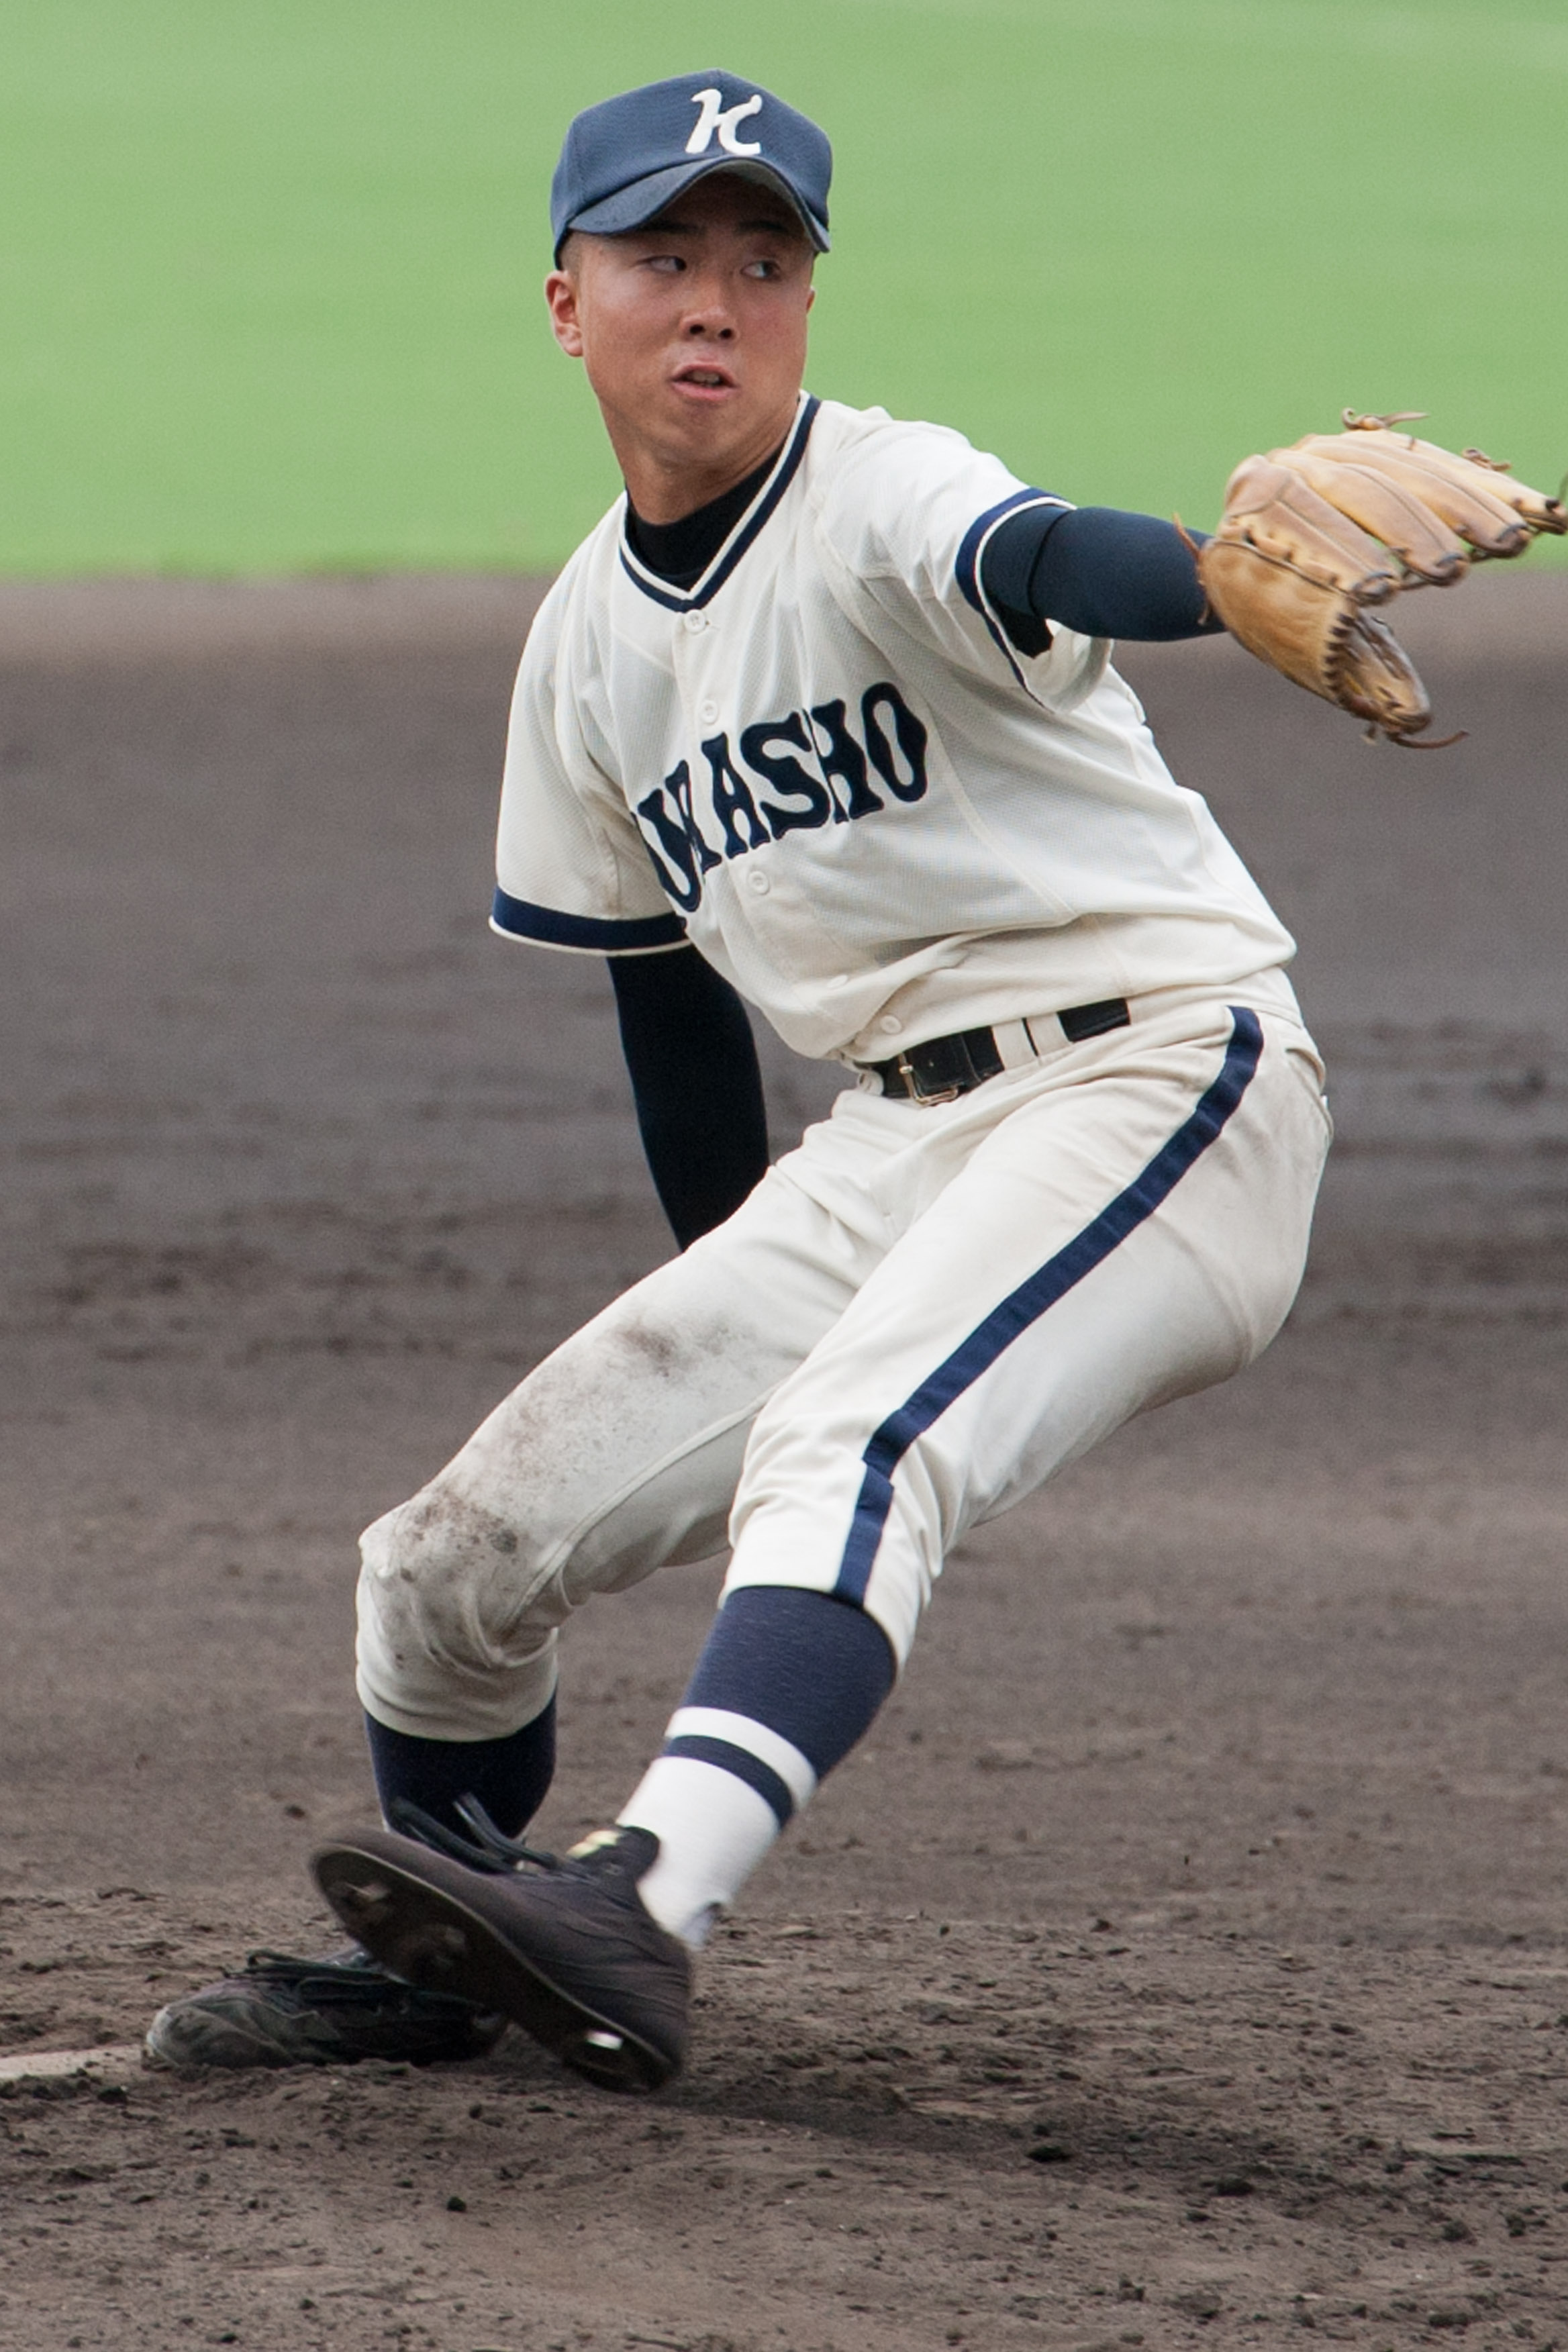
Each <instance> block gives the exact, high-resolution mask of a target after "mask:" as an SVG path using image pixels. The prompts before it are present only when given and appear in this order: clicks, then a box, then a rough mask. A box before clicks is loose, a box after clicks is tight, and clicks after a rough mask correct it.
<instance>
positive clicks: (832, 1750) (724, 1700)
mask: <svg viewBox="0 0 1568 2352" xmlns="http://www.w3.org/2000/svg"><path fill="white" fill-rule="evenodd" d="M892 1686H893V1653H892V1651H891V1649H890V1648H889V1645H888V1637H887V1635H886V1634H885V1633H883V1631H882V1629H881V1627H880V1626H879V1624H878V1623H877V1622H876V1619H875V1618H873V1617H868V1616H867V1615H866V1613H865V1612H864V1611H863V1610H861V1609H858V1608H857V1607H856V1606H855V1604H854V1603H853V1602H852V1601H836V1600H835V1599H834V1597H833V1595H832V1594H831V1593H827V1592H805V1591H797V1590H796V1589H795V1587H794V1586H792V1585H782V1584H748V1585H742V1588H741V1590H740V1591H738V1592H732V1593H731V1595H730V1597H729V1599H728V1600H727V1601H725V1603H724V1606H723V1607H722V1609H721V1610H720V1612H719V1614H718V1616H717V1618H716V1619H715V1620H714V1623H713V1629H712V1631H711V1633H710V1634H709V1636H708V1640H707V1642H706V1643H705V1644H704V1646H703V1651H702V1655H701V1656H700V1658H699V1659H698V1661H697V1669H696V1672H695V1673H694V1674H693V1675H692V1677H691V1680H690V1682H689V1684H688V1685H687V1690H686V1696H685V1697H684V1698H683V1699H682V1700H681V1702H680V1705H681V1709H682V1712H684V1711H685V1709H686V1708H688V1707H696V1706H700V1707H717V1708H721V1709H722V1710H723V1712H724V1713H725V1714H727V1715H737V1716H744V1717H749V1718H750V1720H751V1721H752V1722H753V1723H760V1724H763V1725H764V1726H765V1727H766V1728H767V1729H768V1730H769V1731H773V1732H776V1733H777V1735H778V1737H779V1738H781V1739H787V1740H788V1741H789V1743H790V1745H791V1747H792V1748H798V1749H799V1750H800V1752H801V1754H802V1755H803V1756H804V1757H805V1759H806V1762H807V1763H808V1764H809V1765H810V1766H811V1769H812V1770H813V1772H814V1773H815V1774H816V1778H817V1779H818V1780H825V1779H826V1776H827V1774H828V1773H829V1772H831V1771H832V1769H833V1768H834V1766H835V1765H836V1764H839V1763H842V1761H843V1759H844V1758H845V1757H846V1756H847V1755H848V1753H849V1750H850V1749H851V1748H853V1747H854V1746H855V1745H856V1743H857V1741H858V1740H859V1739H861V1738H863V1737H864V1736H865V1734H866V1733H867V1732H868V1730H869V1729H870V1727H871V1722H872V1719H873V1717H875V1715H876V1713H877V1710H878V1709H879V1706H881V1704H882V1701H883V1700H884V1699H885V1698H886V1697H887V1696H888V1693H889V1691H890V1690H891V1688H892ZM666 1753H667V1754H675V1755H679V1754H680V1753H681V1743H680V1741H679V1736H678V1737H677V1739H676V1741H675V1742H674V1743H673V1745H672V1746H671V1747H670V1748H667V1749H666Z"/></svg>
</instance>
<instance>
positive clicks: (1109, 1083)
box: [359, 973, 1330, 1740]
mask: <svg viewBox="0 0 1568 2352" xmlns="http://www.w3.org/2000/svg"><path fill="white" fill-rule="evenodd" d="M1267 980H1268V985H1267V987H1266V988H1265V987H1263V986H1262V985H1261V984H1260V985H1259V986H1258V989H1257V990H1256V992H1255V996H1254V1003H1253V1004H1252V1005H1251V1006H1249V1005H1248V1003H1247V992H1246V984H1245V983H1242V984H1240V986H1239V987H1238V989H1237V992H1236V1002H1235V1003H1234V1004H1226V1003H1216V1002H1215V1001H1213V1000H1212V998H1209V997H1207V996H1204V997H1201V998H1199V997H1196V996H1195V994H1194V992H1162V993H1161V994H1160V995H1158V996H1154V997H1145V998H1143V999H1142V1000H1135V1001H1134V1003H1133V1005H1132V1019H1131V1025H1130V1026H1128V1027H1126V1028H1122V1029H1118V1030H1113V1031H1111V1032H1110V1034H1106V1035H1102V1036H1099V1037H1094V1038H1090V1039H1088V1040H1086V1041H1084V1042H1083V1043H1081V1044H1078V1045H1069V1044H1066V1043H1063V1044H1059V1045H1054V1046H1052V1045H1048V1044H1047V1050H1045V1051H1044V1052H1042V1053H1040V1054H1039V1055H1038V1058H1037V1059H1031V1060H1028V1061H1026V1062H1025V1063H1024V1064H1023V1065H1022V1066H1019V1067H1016V1068H1011V1069H1007V1070H1005V1071H1004V1072H1003V1073H1002V1074H1001V1075H1000V1076H997V1077H994V1078H992V1079H990V1080H989V1081H987V1083H986V1084H985V1085H984V1086H982V1087H977V1088H975V1089H974V1091H973V1092H972V1093H970V1094H968V1095H965V1096H963V1097H960V1098H959V1099H958V1100H957V1101H954V1102H952V1103H948V1104H942V1105H922V1104H920V1103H916V1102H910V1101H895V1100H889V1099H888V1098H886V1097H883V1096H881V1095H880V1094H877V1093H872V1092H869V1091H852V1092H850V1093H847V1094H845V1095H842V1096H840V1097H839V1098H838V1100H837V1103H836V1104H835V1106H834V1108H833V1113H832V1115H831V1117H829V1118H826V1119H825V1120H823V1121H822V1122H821V1123H820V1124H819V1125H818V1126H816V1127H814V1128H812V1129H809V1130H808V1131H807V1133H806V1135H805V1138H804V1139H803V1140H802V1142H801V1144H800V1146H799V1148H798V1150H795V1151H793V1152H791V1153H790V1154H789V1155H788V1156H787V1157H786V1158H785V1159H784V1160H781V1161H780V1162H779V1164H778V1165H777V1166H776V1167H775V1168H773V1170H771V1171H770V1172H769V1173H768V1175H767V1176H766V1177H765V1178H764V1179H763V1181H762V1183H761V1184H759V1185H758V1187H757V1189H756V1191H755V1192H753V1193H752V1195H751V1197H750V1199H749V1200H747V1201H746V1202H744V1204H743V1205H742V1207H741V1208H740V1209H739V1210H738V1211H737V1212H736V1213H735V1214H734V1215H733V1216H732V1217H731V1218H730V1219H729V1221H728V1222H727V1223H725V1224H723V1225H721V1226H720V1227H719V1228H718V1229H717V1230H716V1231H714V1232H713V1233H710V1234H705V1235H704V1236H703V1237H702V1239H701V1240H700V1241H698V1242H696V1243H694V1244H692V1246H691V1247H690V1248H689V1249H688V1250H686V1251H685V1252H684V1253H683V1254H682V1255H680V1256H679V1257H677V1258H674V1259H672V1260H671V1261H670V1262H669V1263H668V1265H662V1266H660V1267H659V1268H658V1270H657V1271H656V1272H655V1273H653V1274H650V1275H649V1276H647V1278H646V1279H645V1280H643V1281H642V1282H639V1283H637V1285H636V1286H635V1287H634V1288H632V1289H631V1290H629V1291H627V1292H626V1294H625V1296H624V1297H620V1298H618V1299H616V1301H615V1303H614V1304H613V1305H612V1306H610V1307H606V1308H605V1311H604V1312H603V1314H601V1315H598V1316H596V1317H595V1318H594V1320H593V1321H592V1322H591V1323H589V1324H587V1325H586V1326H585V1327H584V1328H583V1329H582V1330H581V1331H579V1332H577V1333H576V1334H575V1335H574V1337H573V1338H572V1339H568V1340H567V1341H566V1342H565V1344H564V1345H563V1346H562V1347H560V1348H558V1349H556V1350H555V1352H554V1353H553V1354H552V1355H551V1356H550V1357H548V1358H547V1359H546V1360H545V1361H544V1362H543V1363H542V1364H541V1365H540V1366H539V1367H538V1369H537V1370H535V1371H533V1372H531V1373H530V1375H529V1376H528V1378H527V1379H526V1380H524V1381H522V1382H521V1384H520V1386H519V1387H517V1388H516V1389H514V1390H513V1391H512V1393H511V1394H510V1396H509V1397H507V1398H506V1399H505V1400H504V1402H502V1403H500V1404H499V1405H498V1406H497V1407H496V1409H495V1411H494V1412H492V1413H491V1414H490V1415H489V1419H488V1420H487V1421H485V1422H484V1423H482V1424H481V1426H480V1427H479V1429H478V1430H477V1431H476V1432H475V1433H474V1435H473V1436H472V1437H471V1438H470V1439H469V1440H468V1444H466V1445H465V1446H464V1447H463V1448H462V1450H461V1452H460V1453H459V1454H457V1456H456V1457H455V1459H454V1460H453V1461H451V1462H450V1463H448V1464H447V1467H446V1468H445V1469H444V1470H442V1471H441V1472H440V1473H439V1475H437V1477H435V1478H433V1479H432V1480H431V1482H430V1484H429V1485H428V1486H426V1487H424V1488H423V1489H422V1490H421V1492H420V1493H419V1494H417V1495H416V1496H414V1497H413V1499H412V1500H411V1501H409V1502H407V1503H405V1504H403V1505H402V1506H400V1507H399V1508H397V1509H396V1510H394V1511H390V1512H388V1513H387V1514H386V1516H385V1517H384V1518H381V1519H378V1520H377V1521H376V1522H375V1524H374V1526H373V1527H372V1528H369V1529H368V1531H367V1532H366V1534H365V1537H364V1538H363V1573H362V1576H361V1580H360V1597H359V1624H360V1632H359V1690H360V1696H361V1698H362V1699H363V1704H364V1706H366V1707H367V1708H368V1710H369V1711H370V1712H371V1713H372V1714H373V1715H374V1716H376V1717H378V1718H379V1719H380V1720H381V1721H382V1722H384V1723H387V1724H390V1725H392V1726H393V1727H394V1728H395V1729H397V1730H400V1731H405V1732H409V1733H412V1734H414V1735H415V1736H416V1737H424V1738H438V1739H458V1740H461V1739H492V1738H502V1737H504V1736H505V1735H507V1734H508V1733H510V1732H512V1731H515V1730H517V1729H519V1728H520V1727H521V1726H522V1725H523V1724H525V1723H527V1722H529V1721H531V1718H532V1717H534V1716H535V1715H536V1714H538V1713H539V1711H540V1709H541V1708H542V1706H544V1705H545V1704H546V1703H547V1702H548V1700H549V1698H550V1696H551V1693H552V1690H553V1688H554V1681H555V1643H556V1636H557V1630H558V1628H559V1627H560V1626H561V1625H562V1624H563V1622H564V1621H565V1619H566V1618H567V1617H568V1616H570V1614H571V1612H573V1610H574V1609H575V1608H577V1607H579V1606H580V1605H581V1603H582V1602H583V1601H586V1600H587V1599H588V1598H589V1596H590V1595H591V1594H594V1593H599V1592H616V1591H625V1590H626V1588H627V1587H628V1586H630V1585H633V1584H636V1583H637V1582H639V1581H640V1580H642V1579H643V1578H644V1577H646V1576H648V1575H650V1574H651V1573H652V1572H653V1570H655V1569H657V1568H658V1567H660V1566H662V1565H663V1563H664V1562H666V1561H667V1560H693V1559H702V1558H704V1557H706V1556H708V1555H710V1554H711V1553H713V1552H716V1551H718V1550H720V1549H721V1548H722V1546H723V1544H724V1542H725V1540H726V1536H727V1537H728V1540H729V1542H730V1543H731V1545H732V1546H733V1557H732V1559H731V1566H730V1571H729V1577H728V1580H727V1583H726V1588H725V1589H726V1591H730V1590H733V1589H734V1588H735V1587H737V1586H739V1585H742V1584H783V1585H801V1586H805V1587H806V1588H808V1589H810V1590H812V1591H823V1592H837V1594H839V1595H840V1596H841V1597H843V1598H844V1599H846V1600H848V1601H856V1602H858V1603H859V1604H860V1605H862V1606H863V1607H864V1608H865V1609H867V1610H868V1612H870V1614H871V1615H872V1617H873V1618H874V1619H875V1620H876V1622H878V1623H879V1625H880V1626H881V1627H882V1629H883V1631H884V1632H885V1633H887V1635H888V1637H889V1641H890V1643H891V1644H892V1646H893V1649H894V1651H895V1653H896V1654H897V1655H898V1657H899V1658H900V1661H901V1660H902V1659H903V1658H905V1657H906V1656H907V1655H908V1654H909V1650H910V1643H911V1642H912V1641H913V1638H914V1633H915V1628H916V1625H917V1623H918V1622H919V1619H920V1614H921V1609H922V1607H923V1606H924V1603H925V1601H926V1599H927V1597H928V1595H929V1593H930V1591H931V1582H932V1580H933V1579H934V1578H935V1577H936V1576H937V1575H938V1574H939V1573H940V1571H941V1568H942V1560H943V1558H944V1556H945V1555H946V1554H947V1552H948V1551H950V1550H951V1549H952V1546H953V1545H954V1544H955V1543H956V1542H957V1541H958V1539H959V1538H961V1537H962V1536H963V1533H964V1531H965V1529H966V1528H970V1527H972V1526H973V1525H975V1524H976V1523H978V1522H979V1521H981V1520H984V1519H988V1518H991V1517H994V1516H995V1515H996V1514H997V1513H998V1512H1000V1511H1004V1510H1005V1509H1007V1508H1008V1507H1009V1506H1010V1505H1012V1504H1014V1503H1016V1502H1017V1501H1018V1500H1019V1499H1020V1498H1021V1497H1022V1496H1025V1495H1027V1494H1029V1493H1031V1492H1032V1491H1033V1489H1034V1488H1035V1487H1037V1486H1039V1485H1040V1484H1041V1483H1042V1481H1043V1480H1045V1479H1047V1478H1048V1477H1049V1476H1050V1475H1051V1473H1052V1472H1053V1471H1054V1470H1056V1469H1058V1468H1059V1467H1060V1465H1062V1464H1063V1463H1066V1462H1069V1461H1071V1460H1073V1459H1074V1457H1075V1456H1077V1455H1079V1454H1083V1453H1084V1452H1085V1451H1087V1449H1088V1448H1089V1446H1091V1445H1093V1444H1096V1442H1097V1441H1098V1440H1099V1439H1100V1438H1102V1437H1105V1436H1108V1435H1109V1434H1110V1432H1111V1431H1112V1430H1113V1429H1116V1428H1118V1427H1119V1426H1120V1425H1121V1423H1123V1422H1125V1421H1127V1420H1128V1419H1130V1418H1131V1415H1133V1414H1134V1413H1137V1412H1142V1411H1144V1410H1145V1409H1146V1408H1147V1407H1149V1406H1151V1405H1155V1404H1160V1403H1163V1402H1165V1401H1166V1400H1167V1399H1168V1398H1171V1397H1175V1396H1181V1395H1184V1394H1185V1393H1187V1392H1189V1391H1193V1390H1195V1389H1200V1388H1203V1387H1205V1386H1207V1385H1208V1384H1209V1383H1210V1382H1212V1381H1220V1380H1224V1379H1225V1378H1226V1376H1227V1375H1228V1374H1229V1373H1231V1372H1234V1371H1237V1370H1239V1369H1240V1367H1241V1366H1242V1365H1244V1364H1246V1363H1247V1362H1249V1361H1250V1360H1251V1359H1252V1358H1253V1357H1255V1356H1256V1355H1258V1353H1259V1352H1260V1351H1261V1349H1263V1348H1264V1347H1266V1346H1267V1344H1268V1341H1269V1339H1271V1338H1272V1337H1273V1335H1274V1333H1275V1332H1276V1331H1277V1330H1278V1329H1279V1325H1280V1324H1281V1322H1282V1321H1283V1320H1284V1318H1285V1315H1286V1313H1287V1312H1288V1310H1289V1306H1290V1302H1291V1300H1292V1298H1293V1297H1295V1293H1296V1288H1297V1286H1298V1283H1299V1282H1300V1276H1301V1270H1302V1266H1303V1264H1304V1262H1305V1258H1306V1252H1307V1242H1308V1234H1309V1230H1310V1221H1311V1213H1312V1204H1313V1200H1314V1197H1315V1195H1316V1192H1317V1187H1318V1181H1319V1177H1320V1175H1321V1169H1322V1163H1323V1158H1324V1154H1325V1151H1326V1150H1327V1147H1328V1140H1329V1134H1330V1128H1329V1121H1328V1114H1327V1110H1326V1108H1325V1105H1324V1101H1323V1095H1322V1068H1321V1063H1320V1061H1319V1059H1318V1056H1317V1054H1316V1051H1315V1049H1314V1047H1313V1045H1312V1043H1311V1040H1310V1037H1309V1036H1308V1034H1307V1033H1306V1031H1305V1030H1304V1029H1303V1028H1302V1026H1301V1025H1300V1018H1299V1016H1297V1015H1296V1014H1295V1013H1294V1012H1293V1010H1288V1009H1285V1008H1286V1007H1288V1006H1289V1005H1291V1003H1293V1001H1292V1000H1291V999H1290V998H1289V990H1288V989H1287V988H1286V987H1285V986H1284V983H1283V982H1282V980H1281V977H1280V975H1279V974H1277V973H1274V974H1269V975H1268V976H1267ZM1052 1031H1055V1033H1056V1034H1058V1036H1059V1034H1060V1033H1059V1028H1058V1027H1057V1024H1054V1023H1052V1022H1048V1021H1042V1022H1040V1023H1038V1024H1036V1035H1037V1038H1038V1037H1039V1036H1040V1035H1041V1034H1042V1033H1044V1034H1045V1035H1046V1036H1047V1038H1048V1036H1049V1034H1051V1032H1052Z"/></svg>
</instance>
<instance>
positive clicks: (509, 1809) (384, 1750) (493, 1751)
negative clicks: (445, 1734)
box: [364, 1697, 555, 1837]
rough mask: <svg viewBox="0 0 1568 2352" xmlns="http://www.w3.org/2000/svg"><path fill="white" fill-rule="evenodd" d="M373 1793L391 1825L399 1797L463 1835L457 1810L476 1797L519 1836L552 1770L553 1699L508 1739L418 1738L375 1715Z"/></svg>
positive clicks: (369, 1731) (370, 1733) (370, 1724)
mask: <svg viewBox="0 0 1568 2352" xmlns="http://www.w3.org/2000/svg"><path fill="white" fill-rule="evenodd" d="M364 1727H365V1736H366V1738H368V1739H369V1741H370V1761H371V1769H372V1770H373V1772H374V1774H375V1792H376V1795H377V1796H378V1797H379V1798H380V1800H381V1810H382V1812H383V1814H384V1817H385V1818H386V1820H388V1821H389V1822H390V1821H391V1819H392V1807H393V1804H394V1802H395V1801H396V1800H397V1799H398V1798H402V1800H403V1801H404V1802H405V1803H406V1804H411V1805H417V1806H418V1807H419V1810H420V1811H421V1812H426V1813H429V1814H430V1815H431V1816H432V1818H433V1819H434V1820H436V1821H438V1822H440V1823H441V1825H442V1827H443V1828H444V1829H449V1830H456V1831H458V1833H459V1834H466V1833H467V1831H466V1824H465V1823H464V1822H462V1821H460V1820H459V1818H458V1814H457V1811H455V1807H456V1804H457V1801H458V1798H459V1797H477V1798H478V1799H479V1802H480V1804H481V1805H482V1806H483V1807H484V1809H485V1811H486V1812H487V1813H489V1817H490V1819H491V1821H492V1822H494V1823H495V1825H496V1827H497V1828H498V1829H499V1830H504V1831H505V1832H506V1834H507V1836H508V1837H518V1836H520V1835H521V1832H522V1831H523V1830H524V1829H526V1827H527V1826H528V1823H529V1822H531V1820H532V1819H533V1816H534V1814H535V1813H536V1812H537V1811H539V1808H540V1806H541V1805H542V1803H543V1802H544V1799H545V1796H546V1794H547V1792H548V1790H549V1788H550V1783H551V1781H552V1779H553V1778H554V1774H555V1701H554V1699H553V1697H552V1699H551V1702H550V1704H549V1706H547V1707H546V1708H545V1709H544V1712H543V1713H542V1715H536V1716H535V1717H534V1718H533V1721H532V1722H531V1723H525V1724H524V1725H523V1727H522V1729H521V1731H514V1732H511V1733H510V1734H509V1736H508V1737H507V1738H505V1739H416V1738H411V1737H410V1735H409V1734H408V1733H407V1732H406V1731H394V1730H393V1729H392V1727H391V1726H390V1725H389V1724H385V1723H378V1722H377V1721H376V1719H375V1717H374V1715H367V1716H366V1717H365V1719H364Z"/></svg>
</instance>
